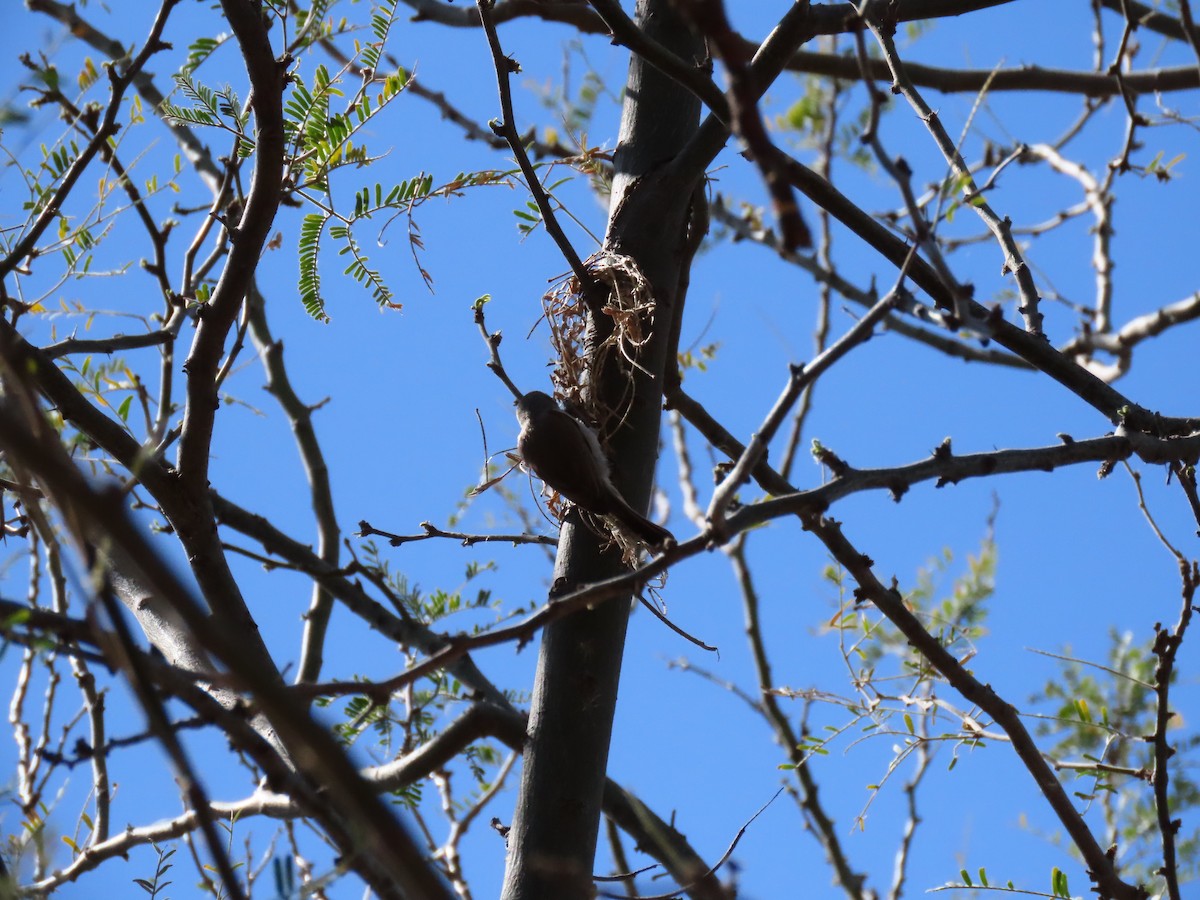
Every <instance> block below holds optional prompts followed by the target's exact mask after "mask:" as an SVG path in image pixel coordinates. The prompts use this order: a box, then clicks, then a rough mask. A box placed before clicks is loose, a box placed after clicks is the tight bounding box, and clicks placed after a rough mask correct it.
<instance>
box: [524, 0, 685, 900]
mask: <svg viewBox="0 0 1200 900" xmlns="http://www.w3.org/2000/svg"><path fill="white" fill-rule="evenodd" d="M636 18H637V21H638V24H639V25H640V27H642V28H643V29H644V30H645V31H646V32H647V33H648V34H649V35H650V36H651V37H653V38H655V39H656V40H658V41H659V42H661V43H662V44H664V45H666V46H667V47H669V48H670V49H671V50H673V51H674V52H675V53H676V54H678V55H679V56H680V57H681V58H683V59H685V60H693V59H699V58H700V56H701V54H702V46H703V45H702V43H701V42H699V41H698V40H697V39H696V38H695V36H694V35H693V34H692V33H691V32H690V31H689V30H688V29H687V28H686V26H685V25H684V24H683V23H682V22H681V21H680V20H679V18H678V17H677V16H676V15H675V13H674V12H673V11H672V10H671V8H670V4H669V3H668V2H667V0H639V2H638V5H637V12H636ZM699 113H700V105H699V102H698V101H697V100H696V99H695V98H694V97H693V96H692V95H691V94H690V93H688V92H687V91H686V90H684V89H683V88H681V87H680V86H679V85H677V84H676V83H674V82H672V81H670V80H669V79H667V78H666V77H665V76H663V75H662V74H660V73H659V72H658V71H657V70H656V69H654V68H652V67H651V66H650V65H649V64H647V63H644V62H643V61H642V60H641V59H640V58H638V57H636V56H635V57H633V58H632V59H631V61H630V66H629V77H628V80H627V84H626V93H625V106H624V110H623V115H622V121H621V135H620V143H619V145H618V148H617V153H616V158H615V169H616V173H615V178H614V182H613V191H612V198H611V201H610V204H611V205H610V208H609V223H608V232H607V235H606V238H605V247H606V249H608V250H610V251H612V252H614V253H620V254H623V255H624V256H627V257H630V258H631V259H632V260H634V262H636V264H637V266H638V267H639V268H640V269H641V271H642V274H644V275H645V276H646V277H647V278H648V279H649V281H650V284H651V286H652V288H653V296H654V302H655V314H654V327H653V333H652V334H651V336H650V339H649V341H648V342H647V343H646V345H645V346H644V347H643V352H642V353H641V354H640V356H639V363H640V365H641V366H643V367H644V368H645V369H646V370H647V371H648V372H651V373H653V374H654V378H653V380H652V379H651V378H649V377H647V376H646V375H645V374H644V373H641V372H637V371H636V370H634V372H633V373H632V374H631V373H630V371H629V370H628V368H627V366H628V364H625V365H626V368H624V369H623V368H622V367H621V366H620V364H619V363H617V362H613V361H612V360H613V357H612V355H610V357H609V363H608V364H607V365H605V366H604V367H603V368H602V369H601V370H600V375H599V377H598V378H597V379H596V380H595V382H594V383H593V384H592V385H591V389H592V390H593V391H594V392H595V399H596V401H597V404H598V406H600V407H601V408H607V409H621V410H622V411H624V410H626V408H627V407H628V413H627V415H626V416H625V420H624V425H623V427H622V428H621V429H620V430H619V431H618V432H617V433H616V434H615V435H614V436H613V437H612V439H611V440H610V442H609V446H610V449H611V454H610V456H611V459H612V460H613V462H614V467H613V468H614V471H613V479H614V482H615V483H616V484H617V486H618V487H619V488H620V489H621V490H622V492H623V493H624V494H625V496H626V498H628V499H629V501H630V504H631V505H632V506H634V507H635V508H636V509H639V510H644V509H645V508H646V504H647V502H648V499H649V495H650V490H651V487H652V485H653V481H654V469H655V462H656V459H657V455H658V437H659V421H660V418H661V413H662V403H661V379H662V373H663V368H664V366H665V365H667V364H671V365H673V364H674V362H673V361H668V360H667V358H666V357H667V355H668V345H669V335H670V333H671V323H672V321H673V320H674V318H675V317H677V316H678V315H680V314H681V313H682V309H681V308H680V306H681V304H680V303H677V296H676V294H677V289H678V285H679V282H680V274H681V269H682V267H683V266H684V265H686V264H687V263H688V261H689V254H688V253H686V252H685V237H686V232H687V224H688V213H689V209H690V206H691V200H692V195H693V192H694V189H695V186H696V183H697V177H696V175H695V174H694V173H692V174H689V173H679V172H675V171H674V170H673V169H672V167H671V166H670V163H671V161H672V160H673V159H674V158H675V157H676V155H677V154H678V153H679V151H680V149H681V148H682V147H683V146H684V145H685V144H686V142H687V141H688V139H689V138H690V137H691V136H692V135H693V134H694V133H695V130H696V126H697V123H698V121H699ZM611 329H612V322H611V320H610V319H608V318H607V317H605V316H598V317H593V318H592V320H591V321H590V322H589V342H588V343H589V346H588V351H589V353H594V352H595V350H596V348H597V347H598V346H599V345H600V343H602V341H603V340H604V338H605V337H607V336H608V334H609V333H610V332H611ZM631 383H632V385H633V388H634V390H633V391H632V395H633V399H632V405H631V406H629V403H630V400H629V396H630V393H631V392H630V385H631ZM621 569H622V564H621V560H620V556H619V553H617V552H614V551H613V550H612V549H609V550H608V551H607V552H604V551H602V549H601V545H600V542H599V541H598V539H597V538H596V536H595V535H594V534H593V533H592V532H591V531H589V530H588V529H587V528H586V527H582V526H581V525H580V523H579V521H578V520H577V519H576V518H574V515H572V516H571V517H569V518H568V520H567V522H566V523H565V524H564V527H563V531H562V537H561V539H560V541H559V552H558V559H557V561H556V564H555V568H554V591H555V592H557V593H561V592H568V591H571V590H573V589H575V588H576V587H578V586H580V585H582V584H586V583H591V582H596V581H599V580H601V579H604V578H607V577H609V576H611V575H614V574H617V573H618V572H620V571H621ZM629 608H630V604H629V601H628V600H624V599H621V600H614V601H610V602H608V603H604V604H602V605H601V606H599V607H597V608H596V609H592V610H585V611H583V612H580V613H577V614H574V615H571V616H568V617H566V618H564V619H562V620H560V621H558V622H555V623H553V624H551V625H550V626H549V627H547V628H546V630H545V632H544V634H543V636H542V644H541V652H540V654H539V657H538V670H537V677H536V681H535V684H534V693H533V702H532V708H531V710H530V716H529V730H528V736H527V741H526V746H525V753H524V767H523V769H522V777H521V788H520V795H519V797H518V801H517V808H516V813H515V815H514V819H513V825H512V831H511V832H510V834H509V839H508V841H509V858H508V870H507V872H506V874H505V881H504V893H503V897H504V898H505V900H545V898H549V897H553V898H555V900H574V898H585V897H591V896H593V893H594V891H593V886H592V866H593V862H594V859H595V853H596V839H597V834H598V830H599V821H600V803H601V797H602V793H603V788H604V779H605V774H606V770H607V763H608V748H609V739H610V737H611V734H612V721H613V714H614V711H615V709H616V700H617V686H618V683H619V680H620V669H621V658H622V653H623V651H624V646H625V629H626V624H627V621H628V616H629Z"/></svg>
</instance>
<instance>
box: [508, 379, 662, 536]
mask: <svg viewBox="0 0 1200 900" xmlns="http://www.w3.org/2000/svg"><path fill="white" fill-rule="evenodd" d="M515 405H516V408H517V421H518V422H519V423H520V424H521V434H520V436H519V437H518V438H517V449H518V450H519V451H520V452H521V457H522V458H523V459H524V460H525V465H526V466H527V467H528V468H529V469H531V470H532V471H533V474H534V475H536V476H537V477H538V478H540V479H541V480H542V481H544V482H545V483H546V484H548V485H550V487H552V488H554V490H556V491H558V492H559V493H560V494H562V495H563V496H564V497H566V498H567V499H568V500H570V501H571V502H572V503H574V504H575V505H576V506H578V507H579V508H580V509H585V510H587V511H588V512H590V513H595V514H596V515H599V516H612V517H613V518H614V519H616V520H617V521H618V522H620V523H621V524H622V525H624V526H625V527H626V528H628V529H629V530H630V531H632V532H633V533H634V534H636V535H637V536H638V537H639V538H641V540H642V541H644V542H645V543H646V544H647V545H649V546H651V547H661V546H662V545H663V544H665V543H666V542H667V541H673V540H674V539H675V538H674V536H673V535H672V534H671V532H669V531H667V530H666V529H665V528H661V527H659V526H658V525H655V524H654V523H653V522H651V521H650V520H649V519H647V518H646V517H645V516H643V515H642V514H641V513H639V512H638V511H637V510H635V509H634V508H633V507H632V506H630V505H629V504H628V503H627V502H626V501H625V498H624V497H622V496H621V494H620V492H619V491H618V490H617V488H616V486H615V485H614V484H613V483H612V479H611V478H610V477H609V470H608V460H607V459H606V458H605V456H604V451H603V450H601V449H600V441H599V439H598V438H597V437H596V432H594V431H593V430H592V429H591V428H589V427H588V426H587V425H585V424H584V423H583V422H581V421H580V420H579V419H577V418H575V417H574V416H573V415H571V414H570V413H568V412H564V411H563V410H562V409H560V408H559V406H558V404H557V403H556V402H555V400H554V398H553V397H551V396H550V395H548V394H544V393H542V392H541V391H530V392H529V393H528V394H525V395H524V396H523V397H521V398H520V399H519V400H517V402H516V404H515Z"/></svg>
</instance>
